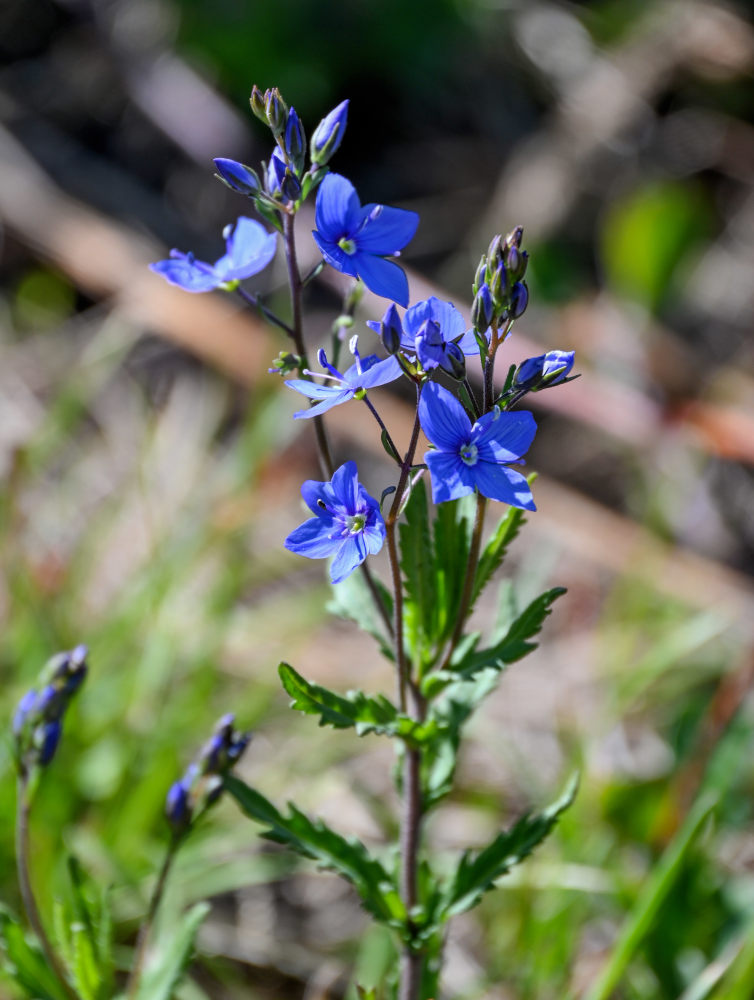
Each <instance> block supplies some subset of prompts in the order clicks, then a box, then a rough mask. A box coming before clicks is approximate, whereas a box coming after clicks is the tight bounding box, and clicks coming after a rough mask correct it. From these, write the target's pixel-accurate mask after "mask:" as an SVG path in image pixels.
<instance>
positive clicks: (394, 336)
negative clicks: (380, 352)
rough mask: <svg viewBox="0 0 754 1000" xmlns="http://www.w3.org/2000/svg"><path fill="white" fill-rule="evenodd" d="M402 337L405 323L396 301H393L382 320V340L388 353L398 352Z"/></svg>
mask: <svg viewBox="0 0 754 1000" xmlns="http://www.w3.org/2000/svg"><path fill="white" fill-rule="evenodd" d="M402 337H403V324H402V323H401V318H400V316H399V315H398V310H397V309H396V308H395V303H393V302H391V303H390V305H389V306H388V308H387V310H386V312H385V315H384V316H383V317H382V320H381V322H380V340H381V341H382V345H383V347H384V348H385V350H386V351H387V353H388V354H397V353H398V351H399V350H400V348H401V338H402Z"/></svg>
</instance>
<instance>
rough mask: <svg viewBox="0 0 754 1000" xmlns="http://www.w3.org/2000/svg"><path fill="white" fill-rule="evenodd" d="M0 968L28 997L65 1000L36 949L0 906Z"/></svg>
mask: <svg viewBox="0 0 754 1000" xmlns="http://www.w3.org/2000/svg"><path fill="white" fill-rule="evenodd" d="M0 968H1V969H2V971H3V973H4V974H5V975H7V976H8V978H9V979H11V980H12V981H13V982H14V983H15V984H16V986H20V987H22V989H24V990H26V991H27V993H28V994H29V995H30V996H33V997H39V998H40V1000H66V993H65V991H64V989H63V987H62V986H61V985H60V983H59V982H58V980H57V977H56V976H55V973H54V972H53V971H52V970H51V969H50V967H49V965H48V964H47V960H46V959H45V957H44V955H43V954H42V951H41V949H40V948H39V946H38V945H37V944H36V942H34V943H32V942H31V941H27V939H26V934H25V932H24V930H23V928H22V927H21V925H20V924H19V923H18V921H17V920H16V918H15V917H14V916H12V914H11V913H10V912H9V911H8V910H6V909H5V907H3V906H0Z"/></svg>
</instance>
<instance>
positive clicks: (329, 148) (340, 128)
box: [311, 100, 348, 166]
mask: <svg viewBox="0 0 754 1000" xmlns="http://www.w3.org/2000/svg"><path fill="white" fill-rule="evenodd" d="M347 119H348V101H347V100H346V101H342V102H341V103H340V104H339V105H338V106H337V108H333V109H332V111H331V112H330V113H329V114H328V115H326V116H325V117H324V118H323V119H322V121H321V122H320V123H319V125H317V127H316V128H315V130H314V134H313V135H312V146H311V149H312V152H311V156H312V163H316V164H317V165H318V166H324V164H325V163H327V162H328V161H329V159H330V157H331V156H332V155H333V153H334V152H335V151H336V150H337V149H338V147H339V146H340V144H341V142H342V141H343V135H344V133H345V131H346V122H347Z"/></svg>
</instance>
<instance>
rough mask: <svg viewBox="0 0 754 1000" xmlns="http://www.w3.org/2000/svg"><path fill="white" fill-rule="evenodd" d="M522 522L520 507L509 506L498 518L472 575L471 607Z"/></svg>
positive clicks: (522, 513)
mask: <svg viewBox="0 0 754 1000" xmlns="http://www.w3.org/2000/svg"><path fill="white" fill-rule="evenodd" d="M532 479H533V477H529V480H528V481H529V482H530V483H531V482H532ZM523 523H524V511H523V510H522V509H521V508H520V507H509V508H508V510H507V512H506V513H505V514H504V515H503V517H502V518H501V519H500V521H499V523H498V526H497V528H496V529H495V532H494V534H493V535H492V537H491V538H490V540H489V541H488V542H487V544H486V545H485V547H484V550H483V551H482V554H481V556H480V557H479V564H478V566H477V570H476V574H475V576H474V587H473V589H472V592H471V607H473V606H474V604H475V603H476V599H477V598H478V597H479V595H480V594H481V592H482V590H484V588H485V586H486V585H487V583H489V581H490V579H491V578H492V575H493V573H494V572H495V570H496V569H498V567H499V566H500V565H501V564H502V562H503V559H504V558H505V554H506V552H507V551H508V546H509V545H510V544H511V542H512V541H513V539H514V538H515V537H516V536H517V535H518V532H519V530H520V528H521V525H522V524H523Z"/></svg>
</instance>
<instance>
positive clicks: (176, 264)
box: [149, 257, 223, 292]
mask: <svg viewBox="0 0 754 1000" xmlns="http://www.w3.org/2000/svg"><path fill="white" fill-rule="evenodd" d="M149 269H150V271H154V273H155V274H159V275H161V276H162V277H163V278H165V279H166V280H167V281H169V282H170V284H171V285H178V287H179V288H183V289H184V290H185V291H187V292H209V291H211V290H212V289H213V288H217V286H218V285H219V284H220V282H221V281H222V280H223V279H222V278H218V277H217V275H216V274H215V273H214V271H213V270H212V268H211V267H210V265H209V264H205V263H204V262H203V261H195V260H191V259H189V258H187V257H183V258H180V257H179V258H171V259H170V260H158V261H157V263H156V264H150V265H149ZM205 269H206V270H205Z"/></svg>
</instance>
